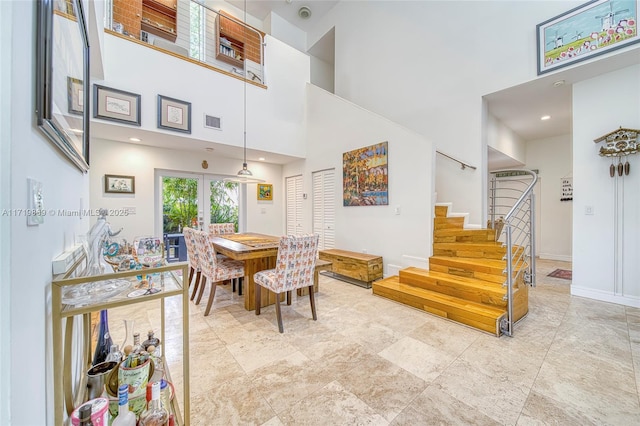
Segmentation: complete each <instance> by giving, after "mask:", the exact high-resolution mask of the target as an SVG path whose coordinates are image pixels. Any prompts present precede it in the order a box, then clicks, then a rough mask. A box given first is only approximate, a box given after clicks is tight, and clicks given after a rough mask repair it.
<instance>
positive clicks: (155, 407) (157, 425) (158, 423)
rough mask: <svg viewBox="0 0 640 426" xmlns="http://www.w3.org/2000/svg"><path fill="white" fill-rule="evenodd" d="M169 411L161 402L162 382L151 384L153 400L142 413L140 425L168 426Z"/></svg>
mask: <svg viewBox="0 0 640 426" xmlns="http://www.w3.org/2000/svg"><path fill="white" fill-rule="evenodd" d="M168 421H169V413H168V412H167V410H165V409H164V407H163V406H162V405H161V404H160V382H153V384H152V385H151V402H149V406H148V407H147V409H146V410H144V411H143V412H142V414H141V415H140V422H139V423H138V425H139V426H166V424H167V422H168Z"/></svg>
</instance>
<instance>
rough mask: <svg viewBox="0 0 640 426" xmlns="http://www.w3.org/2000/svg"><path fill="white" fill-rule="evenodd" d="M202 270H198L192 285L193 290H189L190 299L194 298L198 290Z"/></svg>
mask: <svg viewBox="0 0 640 426" xmlns="http://www.w3.org/2000/svg"><path fill="white" fill-rule="evenodd" d="M201 274H202V271H198V273H197V274H196V282H195V284H194V285H193V291H192V292H191V300H193V299H195V297H196V292H197V291H198V287H199V286H200V280H201V279H202V275H201Z"/></svg>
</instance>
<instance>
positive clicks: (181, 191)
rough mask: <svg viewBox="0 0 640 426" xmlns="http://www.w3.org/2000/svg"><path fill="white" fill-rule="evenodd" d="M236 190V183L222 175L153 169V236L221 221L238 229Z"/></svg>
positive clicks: (237, 192)
mask: <svg viewBox="0 0 640 426" xmlns="http://www.w3.org/2000/svg"><path fill="white" fill-rule="evenodd" d="M239 191H240V185H239V184H237V183H234V182H224V181H223V178H222V176H216V175H208V174H207V175H205V174H197V173H185V172H175V171H167V170H156V200H157V202H156V205H157V208H156V212H157V213H156V227H155V228H156V235H164V234H180V233H182V228H184V227H185V226H189V227H198V228H201V229H208V228H209V224H210V223H223V222H232V223H235V224H236V230H237V229H238V221H239V215H240V206H239V200H240V196H239Z"/></svg>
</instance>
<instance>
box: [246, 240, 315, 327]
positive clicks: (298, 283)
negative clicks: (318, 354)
mask: <svg viewBox="0 0 640 426" xmlns="http://www.w3.org/2000/svg"><path fill="white" fill-rule="evenodd" d="M318 238H319V235H318V234H313V235H300V236H296V235H289V236H286V237H281V238H280V245H279V247H278V257H277V259H276V267H275V269H268V270H266V271H260V272H257V273H256V274H255V275H254V276H253V279H254V280H255V282H256V315H260V288H261V287H264V288H266V289H268V290H271V291H272V292H274V293H276V294H277V296H276V316H277V317H278V329H279V330H280V333H282V332H284V329H283V327H282V312H281V310H280V294H281V293H284V292H286V293H287V305H290V304H291V292H292V291H293V290H296V289H298V288H304V287H309V301H310V302H311V314H312V315H313V320H314V321H315V320H317V319H318V317H317V316H316V302H315V297H314V293H313V273H314V270H315V266H316V259H317V258H318Z"/></svg>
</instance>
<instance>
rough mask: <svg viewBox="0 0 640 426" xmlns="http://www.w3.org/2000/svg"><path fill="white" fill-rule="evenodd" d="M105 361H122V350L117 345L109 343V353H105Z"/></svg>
mask: <svg viewBox="0 0 640 426" xmlns="http://www.w3.org/2000/svg"><path fill="white" fill-rule="evenodd" d="M105 361H115V362H120V361H122V352H121V351H120V348H119V347H118V345H111V350H109V354H108V355H107V359H105Z"/></svg>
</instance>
